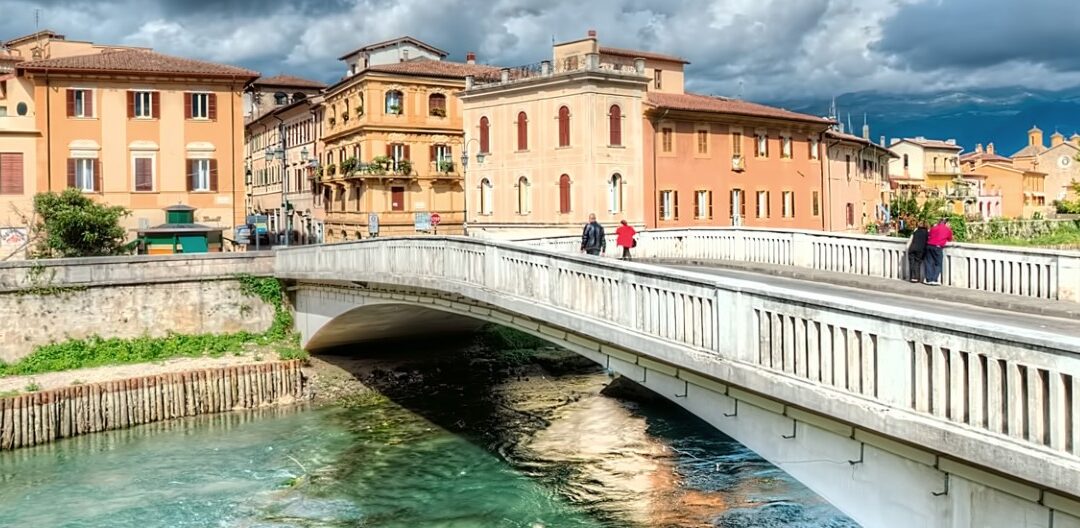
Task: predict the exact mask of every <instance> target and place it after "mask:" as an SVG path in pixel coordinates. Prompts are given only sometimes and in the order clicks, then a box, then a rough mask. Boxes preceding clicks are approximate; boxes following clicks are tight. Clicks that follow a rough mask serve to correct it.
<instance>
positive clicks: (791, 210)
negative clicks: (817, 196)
mask: <svg viewBox="0 0 1080 528" xmlns="http://www.w3.org/2000/svg"><path fill="white" fill-rule="evenodd" d="M781 198H783V204H782V207H783V213H784V218H795V193H794V192H792V191H784V193H783V194H782V195H781Z"/></svg>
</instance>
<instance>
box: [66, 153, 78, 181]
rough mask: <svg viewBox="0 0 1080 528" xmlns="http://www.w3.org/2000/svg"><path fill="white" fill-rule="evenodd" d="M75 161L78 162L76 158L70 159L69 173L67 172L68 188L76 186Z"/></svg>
mask: <svg viewBox="0 0 1080 528" xmlns="http://www.w3.org/2000/svg"><path fill="white" fill-rule="evenodd" d="M75 161H76V160H75V159H74V158H68V171H67V172H68V175H67V180H68V185H67V186H68V187H74V186H75Z"/></svg>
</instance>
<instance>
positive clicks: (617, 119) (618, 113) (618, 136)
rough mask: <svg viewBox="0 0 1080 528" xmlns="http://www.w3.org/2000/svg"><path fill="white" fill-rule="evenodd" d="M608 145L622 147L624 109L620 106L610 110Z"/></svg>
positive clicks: (612, 106)
mask: <svg viewBox="0 0 1080 528" xmlns="http://www.w3.org/2000/svg"><path fill="white" fill-rule="evenodd" d="M608 145H611V146H613V147H618V146H621V145H622V108H619V105H611V109H610V110H608Z"/></svg>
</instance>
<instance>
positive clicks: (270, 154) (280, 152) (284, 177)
mask: <svg viewBox="0 0 1080 528" xmlns="http://www.w3.org/2000/svg"><path fill="white" fill-rule="evenodd" d="M282 141H284V139H283V140H282ZM266 159H268V160H280V161H281V173H280V177H281V217H282V220H284V221H285V222H284V223H285V243H284V246H286V247H288V246H289V232H290V231H292V229H291V226H290V224H291V221H292V216H291V215H289V199H288V197H287V196H286V193H287V192H288V189H287V188H288V184H289V175H288V174H287V173H288V168H287V166H286V164H285V149H284V148H283V147H281V146H279V147H277V148H275V147H266Z"/></svg>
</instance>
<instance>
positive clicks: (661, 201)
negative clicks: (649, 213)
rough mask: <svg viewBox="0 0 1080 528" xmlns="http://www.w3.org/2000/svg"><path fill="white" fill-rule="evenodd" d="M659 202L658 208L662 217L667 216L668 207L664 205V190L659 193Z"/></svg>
mask: <svg viewBox="0 0 1080 528" xmlns="http://www.w3.org/2000/svg"><path fill="white" fill-rule="evenodd" d="M657 203H658V204H659V207H658V209H660V218H661V219H664V218H667V208H666V207H664V191H660V193H659V194H658V195H657Z"/></svg>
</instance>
